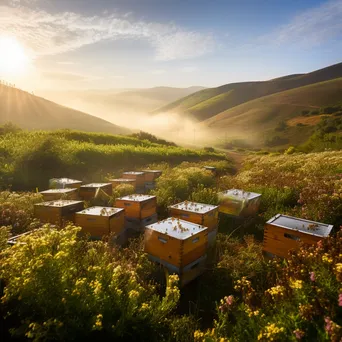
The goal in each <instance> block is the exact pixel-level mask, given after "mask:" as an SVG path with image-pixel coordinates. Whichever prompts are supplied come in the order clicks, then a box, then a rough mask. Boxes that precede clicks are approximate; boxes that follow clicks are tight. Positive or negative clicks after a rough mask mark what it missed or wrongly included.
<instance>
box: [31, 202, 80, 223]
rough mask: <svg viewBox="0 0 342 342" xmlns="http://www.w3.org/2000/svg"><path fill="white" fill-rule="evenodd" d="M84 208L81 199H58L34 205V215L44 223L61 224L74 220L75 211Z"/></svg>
mask: <svg viewBox="0 0 342 342" xmlns="http://www.w3.org/2000/svg"><path fill="white" fill-rule="evenodd" d="M83 209H84V203H83V202H82V201H72V200H58V201H51V202H43V203H38V204H35V205H34V216H35V217H36V218H37V219H39V220H40V221H41V222H44V223H52V224H58V225H61V224H62V223H63V221H64V222H66V221H72V222H74V220H75V213H76V212H78V211H81V210H83Z"/></svg>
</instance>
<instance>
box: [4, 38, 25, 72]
mask: <svg viewBox="0 0 342 342" xmlns="http://www.w3.org/2000/svg"><path fill="white" fill-rule="evenodd" d="M28 64H29V58H28V56H27V54H26V53H25V50H24V48H23V46H22V45H21V44H20V43H19V42H18V41H17V39H16V38H14V37H7V36H0V77H2V76H12V75H18V74H22V73H24V72H25V70H26V69H27V67H28Z"/></svg>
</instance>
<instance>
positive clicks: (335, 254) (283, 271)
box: [0, 133, 342, 342]
mask: <svg viewBox="0 0 342 342" xmlns="http://www.w3.org/2000/svg"><path fill="white" fill-rule="evenodd" d="M25 134H26V133H25ZM45 134H47V135H48V133H45ZM54 138H55V139H57V137H54ZM63 139H65V138H61V140H63ZM69 143H70V144H72V141H69ZM78 144H80V143H78ZM81 144H83V143H81ZM95 146H97V145H95ZM99 146H100V145H99ZM101 146H104V147H107V145H101ZM108 146H109V147H111V145H108ZM139 148H141V147H140V146H139ZM144 148H146V147H144ZM150 148H156V147H154V146H153V147H150ZM171 149H173V147H172V148H171ZM177 149H178V148H177ZM214 156H217V155H214ZM208 157H209V156H208ZM341 159H342V152H334V151H326V152H321V153H310V154H302V153H295V152H291V154H283V155H280V154H269V155H263V156H258V155H250V156H248V157H247V158H246V160H245V162H244V165H243V167H242V169H241V170H240V171H239V172H238V173H236V174H234V171H235V170H233V169H232V165H231V164H230V163H229V162H228V161H226V160H212V161H209V160H207V161H200V162H183V163H181V164H178V165H177V166H176V167H172V166H170V165H169V164H168V163H162V164H160V163H158V164H151V165H149V166H150V167H151V168H152V169H153V168H158V169H161V170H163V175H162V176H161V177H160V178H159V179H158V182H157V188H156V189H155V190H154V191H153V193H155V194H156V195H157V196H158V211H159V214H160V216H159V217H160V218H162V217H163V216H166V215H167V213H166V208H167V206H168V205H169V204H172V203H175V202H178V201H181V200H187V199H188V200H191V199H192V200H196V201H201V202H205V203H216V201H217V192H218V191H221V190H225V189H227V188H242V189H245V190H249V191H256V192H259V193H261V194H262V202H261V208H260V212H259V215H258V216H257V217H253V218H250V219H248V220H236V219H231V218H227V217H224V216H221V217H220V222H219V232H220V233H219V234H218V238H217V246H216V253H215V255H213V256H212V259H211V263H210V264H208V267H207V270H206V272H205V273H204V274H203V275H202V276H201V277H200V278H199V279H198V280H196V281H194V282H192V283H191V284H189V285H188V286H186V287H185V288H183V289H181V290H178V288H177V286H176V284H177V279H176V278H175V277H171V278H169V281H168V282H167V284H165V279H164V275H163V274H162V272H161V271H162V270H161V269H160V268H159V267H158V266H156V265H155V264H153V263H150V262H149V261H148V260H147V258H146V255H144V253H143V252H142V240H141V239H139V238H138V239H136V240H134V239H133V240H132V242H131V244H130V245H129V246H128V247H127V248H123V249H119V248H117V247H115V246H112V245H111V244H110V243H107V242H106V241H103V242H102V241H100V242H96V243H94V242H88V241H86V240H83V239H82V238H80V237H78V231H79V230H78V228H75V227H72V226H68V227H66V228H64V229H60V230H55V229H53V228H51V227H48V226H46V227H44V228H43V229H41V230H38V231H36V232H35V233H33V235H31V236H28V237H26V238H24V240H23V242H26V244H17V245H16V246H14V247H8V246H6V244H5V241H6V239H7V236H8V234H9V233H10V232H14V233H16V232H18V231H19V230H14V223H17V222H19V223H18V224H19V226H16V229H19V228H20V226H21V225H23V226H25V228H24V229H23V231H24V230H27V229H32V228H37V225H36V223H35V222H34V220H33V218H32V208H33V204H34V203H35V202H36V201H38V200H39V195H37V194H34V193H31V194H28V193H27V194H10V193H9V192H3V193H2V196H1V197H0V218H2V217H10V219H6V220H3V221H1V222H0V225H4V227H3V228H0V248H1V249H2V250H3V251H2V252H1V253H0V278H1V279H2V280H3V282H2V283H1V284H2V286H3V287H4V289H3V294H2V301H1V304H0V310H1V313H2V314H4V313H8V314H6V317H5V316H4V315H3V316H4V317H3V321H2V322H0V323H2V324H3V326H4V327H5V328H6V331H8V335H6V336H5V338H6V337H7V340H9V339H10V336H12V337H13V338H16V339H24V338H25V337H27V338H30V339H33V340H36V341H47V340H49V341H50V340H64V341H71V340H79V339H99V340H115V341H125V340H136V341H146V340H148V341H181V342H183V341H184V342H188V341H196V342H202V341H210V342H212V341H215V342H216V341H217V342H223V341H226V342H227V341H237V342H240V341H257V340H259V341H269V340H271V339H273V340H274V341H296V340H302V341H312V340H315V339H317V340H319V341H336V342H337V341H339V340H340V339H341V337H342V328H341V326H342V292H341V286H340V284H341V281H342V268H341V265H342V259H341V255H342V243H341V241H342V236H341V233H338V234H337V235H336V236H334V237H332V238H329V239H327V240H326V241H324V242H322V243H319V244H317V245H315V246H313V247H312V248H307V247H305V248H302V249H301V251H300V252H297V253H294V254H292V256H291V257H290V258H289V259H288V260H287V261H283V260H274V261H268V260H267V259H264V257H263V256H262V245H261V242H260V240H261V239H262V236H263V226H264V224H265V222H266V221H267V220H268V219H269V218H271V217H272V216H273V215H275V214H277V213H284V214H289V215H294V216H298V217H303V218H308V219H313V220H318V221H321V222H327V223H331V224H335V227H338V226H339V225H341V224H342V195H341V194H342V183H341V177H340V175H341V172H342V169H341ZM204 165H209V166H215V167H216V168H217V169H218V170H219V172H220V174H221V175H223V176H222V177H215V176H213V175H212V174H211V173H210V172H208V171H206V170H204V169H203V166H204ZM129 191H131V189H129V188H128V187H126V186H123V188H119V189H118V190H117V192H116V193H115V194H114V197H117V196H120V195H121V194H122V193H125V192H129ZM110 200H111V201H112V200H113V199H110ZM8 205H12V206H13V209H11V210H12V214H11V215H9V216H6V215H4V213H5V212H6V213H7V209H8ZM19 210H22V213H21V214H19V213H18V211H19ZM23 215H26V216H25V217H24V216H23ZM19 218H20V219H21V220H19ZM21 222H24V223H23V224H22V223H21ZM31 226H32V228H31ZM299 337H300V338H299Z"/></svg>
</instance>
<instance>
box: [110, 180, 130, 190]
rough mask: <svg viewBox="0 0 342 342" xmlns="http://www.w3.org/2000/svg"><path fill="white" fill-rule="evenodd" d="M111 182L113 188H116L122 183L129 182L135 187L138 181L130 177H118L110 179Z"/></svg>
mask: <svg viewBox="0 0 342 342" xmlns="http://www.w3.org/2000/svg"><path fill="white" fill-rule="evenodd" d="M109 182H111V183H112V186H113V189H115V188H116V187H117V186H119V185H121V184H129V185H132V186H133V187H134V189H135V187H136V182H135V179H129V178H116V179H109Z"/></svg>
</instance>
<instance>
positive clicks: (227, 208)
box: [219, 189, 261, 216]
mask: <svg viewBox="0 0 342 342" xmlns="http://www.w3.org/2000/svg"><path fill="white" fill-rule="evenodd" d="M219 201H220V208H219V211H220V212H221V213H224V214H228V215H232V216H252V215H255V214H256V213H257V212H258V210H259V206H260V201H261V194H257V193H255V192H247V191H243V190H238V189H231V190H227V191H223V192H220V193H219Z"/></svg>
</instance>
